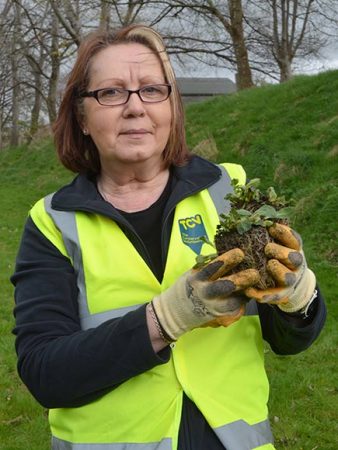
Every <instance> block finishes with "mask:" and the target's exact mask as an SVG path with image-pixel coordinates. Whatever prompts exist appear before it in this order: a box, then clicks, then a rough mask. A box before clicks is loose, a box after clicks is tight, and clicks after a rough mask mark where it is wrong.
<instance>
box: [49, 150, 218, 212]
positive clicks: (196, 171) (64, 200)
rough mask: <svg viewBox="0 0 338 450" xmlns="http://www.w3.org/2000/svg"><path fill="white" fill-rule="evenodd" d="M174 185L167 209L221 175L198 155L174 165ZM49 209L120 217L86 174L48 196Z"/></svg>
mask: <svg viewBox="0 0 338 450" xmlns="http://www.w3.org/2000/svg"><path fill="white" fill-rule="evenodd" d="M172 170H173V177H174V178H175V184H174V186H175V187H174V189H173V192H172V193H171V196H170V198H169V201H168V209H172V208H173V207H175V206H176V205H177V203H178V202H179V201H181V200H182V199H183V198H186V197H187V196H189V195H192V194H194V193H196V192H199V191H201V190H203V189H206V188H208V187H209V186H211V185H212V184H214V183H215V182H216V181H217V180H218V179H219V178H220V176H221V170H220V169H219V167H218V166H217V165H216V164H214V163H212V162H210V161H207V160H205V159H204V158H201V157H200V156H196V155H194V156H192V157H191V158H190V160H189V161H188V163H187V164H186V165H184V166H181V167H177V166H174V167H173V168H172ZM52 208H54V209H56V210H61V211H86V212H94V213H101V214H104V215H107V216H109V217H112V216H115V217H114V218H116V217H119V218H121V216H120V214H119V213H118V212H117V211H116V210H115V208H113V207H112V206H111V205H110V204H108V203H107V202H105V201H103V199H102V197H101V195H100V194H99V192H98V190H97V187H96V182H95V180H93V179H91V178H90V177H89V176H88V175H78V176H77V177H75V178H74V180H73V181H72V182H71V183H70V184H68V185H66V186H64V187H63V188H61V189H60V190H59V191H57V192H56V193H55V194H54V196H53V199H52Z"/></svg>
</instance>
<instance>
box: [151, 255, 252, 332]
mask: <svg viewBox="0 0 338 450" xmlns="http://www.w3.org/2000/svg"><path fill="white" fill-rule="evenodd" d="M243 259H244V253H243V252H242V250H240V249H232V250H230V251H228V252H226V253H224V254H222V255H220V256H218V257H217V258H215V259H214V260H212V261H211V262H210V263H209V264H207V265H206V266H204V267H202V268H201V269H199V270H197V269H192V270H190V271H188V272H186V273H185V274H183V275H182V276H181V277H180V278H179V279H178V280H177V281H176V282H175V283H174V284H173V285H172V286H171V287H170V288H169V289H167V290H166V291H164V292H162V293H161V294H160V295H158V296H156V297H155V298H154V299H153V300H152V307H153V309H154V311H155V314H156V316H157V318H158V321H159V323H160V325H161V327H162V329H163V330H164V331H165V333H166V334H167V335H168V336H169V337H170V339H172V340H177V339H178V338H179V337H180V336H181V335H182V334H184V333H186V332H187V331H189V330H191V329H193V328H197V327H200V326H203V325H206V324H208V323H210V325H211V326H218V325H229V324H230V323H232V322H233V321H235V320H238V319H239V318H240V317H241V315H242V314H243V312H244V308H245V304H246V303H247V302H248V299H247V297H246V296H245V295H244V294H243V292H241V291H242V290H243V289H245V288H247V287H249V286H253V285H254V284H256V283H257V282H258V281H259V273H258V271H257V270H255V269H247V270H243V271H240V272H238V273H234V274H231V275H227V276H224V275H225V274H227V273H228V272H229V271H230V270H232V269H233V268H234V267H236V266H237V265H238V264H239V263H240V262H241V261H243ZM214 319H219V320H220V322H212V321H214Z"/></svg>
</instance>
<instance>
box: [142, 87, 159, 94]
mask: <svg viewBox="0 0 338 450" xmlns="http://www.w3.org/2000/svg"><path fill="white" fill-rule="evenodd" d="M142 90H143V92H145V93H146V94H156V93H157V92H161V90H160V89H159V88H158V87H157V86H147V87H145V88H143V89H142Z"/></svg>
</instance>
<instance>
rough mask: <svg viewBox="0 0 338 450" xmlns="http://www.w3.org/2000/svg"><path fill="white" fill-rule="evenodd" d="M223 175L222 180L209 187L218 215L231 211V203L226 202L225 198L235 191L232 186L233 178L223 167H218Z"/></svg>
mask: <svg viewBox="0 0 338 450" xmlns="http://www.w3.org/2000/svg"><path fill="white" fill-rule="evenodd" d="M218 167H219V168H220V169H221V171H222V175H221V178H220V179H219V180H218V181H217V182H216V183H215V184H213V185H212V186H210V187H208V192H209V194H210V197H211V198H212V201H213V202H214V205H215V207H216V211H217V213H218V215H220V214H222V213H223V214H224V213H227V212H228V211H229V210H230V202H229V200H225V198H224V197H225V196H226V195H227V194H230V192H232V191H233V188H232V186H231V178H230V176H229V174H228V172H227V171H226V169H225V168H224V167H223V166H218Z"/></svg>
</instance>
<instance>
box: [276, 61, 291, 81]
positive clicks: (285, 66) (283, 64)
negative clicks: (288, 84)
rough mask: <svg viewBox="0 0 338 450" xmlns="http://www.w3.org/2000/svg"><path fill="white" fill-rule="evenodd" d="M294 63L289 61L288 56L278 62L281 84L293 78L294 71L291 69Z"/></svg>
mask: <svg viewBox="0 0 338 450" xmlns="http://www.w3.org/2000/svg"><path fill="white" fill-rule="evenodd" d="M291 64H292V61H290V60H289V58H288V57H287V55H285V56H284V57H283V58H280V59H279V60H278V66H279V70H280V82H281V83H283V82H284V81H288V80H290V79H291V78H292V69H291Z"/></svg>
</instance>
